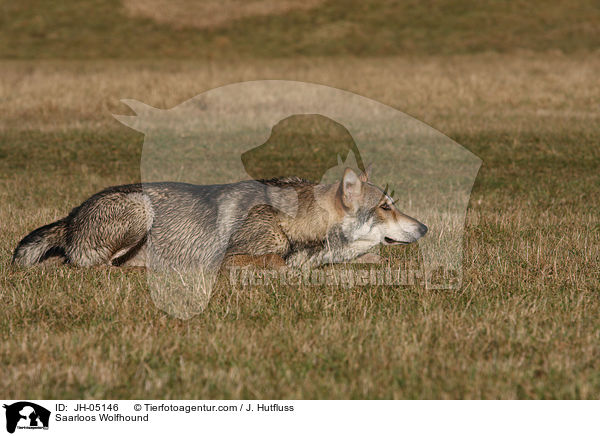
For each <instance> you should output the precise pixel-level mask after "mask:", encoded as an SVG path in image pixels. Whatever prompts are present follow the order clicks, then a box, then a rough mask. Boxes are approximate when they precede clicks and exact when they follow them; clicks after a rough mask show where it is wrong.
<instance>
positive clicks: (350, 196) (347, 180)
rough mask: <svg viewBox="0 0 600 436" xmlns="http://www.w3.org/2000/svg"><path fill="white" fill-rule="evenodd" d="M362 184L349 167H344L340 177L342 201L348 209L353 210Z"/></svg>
mask: <svg viewBox="0 0 600 436" xmlns="http://www.w3.org/2000/svg"><path fill="white" fill-rule="evenodd" d="M362 184H363V182H361V180H360V179H359V177H358V176H357V175H356V173H355V172H354V171H352V170H351V169H350V168H346V171H344V177H342V184H341V188H342V203H343V204H344V206H346V207H347V208H349V209H352V210H354V209H355V208H356V207H355V206H356V204H357V202H358V199H359V197H360V195H361V193H362Z"/></svg>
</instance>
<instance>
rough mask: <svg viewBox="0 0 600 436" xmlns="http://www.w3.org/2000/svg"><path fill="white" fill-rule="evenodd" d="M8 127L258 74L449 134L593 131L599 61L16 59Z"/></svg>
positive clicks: (53, 124) (5, 78) (46, 125)
mask: <svg viewBox="0 0 600 436" xmlns="http://www.w3.org/2000/svg"><path fill="white" fill-rule="evenodd" d="M3 64H4V66H5V68H4V70H3V71H2V73H1V74H2V82H0V100H1V101H2V102H3V117H2V119H1V120H0V128H4V129H7V128H9V129H11V130H13V129H30V128H34V129H42V130H44V131H47V130H64V129H71V128H96V127H114V126H116V125H117V122H116V121H115V120H114V119H113V118H112V117H111V116H110V114H111V113H127V108H126V107H125V106H124V105H122V104H121V103H120V102H119V100H120V99H123V98H132V99H137V100H140V101H142V102H144V103H147V104H149V105H151V106H154V107H158V108H169V107H173V106H175V105H177V104H179V103H181V102H182V101H185V100H187V99H189V98H192V97H194V96H196V95H198V94H200V93H202V92H204V91H206V90H209V89H212V88H216V87H218V86H223V85H226V84H229V83H234V82H240V81H245V80H257V79H269V78H277V79H287V80H300V81H306V82H313V83H322V84H327V85H330V86H334V87H337V88H341V89H346V90H349V91H352V92H355V93H357V94H360V95H364V96H366V97H369V98H372V99H375V100H378V101H381V102H383V103H385V104H387V105H390V106H392V107H395V108H397V109H398V110H401V111H403V112H406V113H408V114H410V115H412V116H414V117H416V118H418V119H420V120H422V121H425V122H427V123H428V124H431V125H433V126H434V127H436V128H437V129H438V130H441V131H444V132H453V131H456V132H459V131H460V132H463V133H475V132H478V131H489V130H499V129H500V130H501V129H504V128H505V127H507V126H511V127H512V128H514V129H517V130H521V129H523V128H532V127H535V128H536V129H542V130H546V129H554V128H556V127H557V125H556V123H559V124H561V125H562V126H563V127H565V128H569V126H572V125H573V123H576V124H577V125H582V126H588V127H587V128H591V127H592V124H593V123H595V122H596V121H597V120H598V118H599V117H600V107H599V106H598V104H597V102H598V101H599V100H600V83H599V82H598V80H596V76H597V74H596V72H597V71H598V70H599V69H600V58H599V57H597V56H596V57H593V56H569V57H567V56H563V55H558V54H556V55H540V54H533V53H522V54H521V55H518V56H516V55H491V54H490V55H485V54H484V55H469V56H445V57H424V58H400V57H398V58H373V59H366V60H360V59H354V58H327V59H326V58H321V59H313V58H306V59H297V60H294V61H284V60H270V61H264V60H260V61H254V62H249V61H227V62H225V61H213V62H181V61H164V62H150V61H148V62H145V61H132V62H117V61H96V62H87V63H81V62H66V61H65V62H60V61H47V62H37V63H35V64H34V63H29V62H17V61H14V62H9V61H5V62H4V63H3Z"/></svg>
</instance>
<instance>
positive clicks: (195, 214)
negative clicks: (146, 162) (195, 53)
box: [12, 168, 427, 270]
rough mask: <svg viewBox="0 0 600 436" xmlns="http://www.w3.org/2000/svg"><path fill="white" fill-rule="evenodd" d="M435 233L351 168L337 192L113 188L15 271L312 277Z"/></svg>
mask: <svg viewBox="0 0 600 436" xmlns="http://www.w3.org/2000/svg"><path fill="white" fill-rule="evenodd" d="M426 233H427V227H426V226H425V225H424V224H422V223H420V222H419V221H417V220H416V219H414V218H411V217H409V216H407V215H405V214H403V213H402V212H400V211H399V210H398V208H397V207H396V206H395V204H394V201H393V199H392V198H391V197H390V196H389V195H388V193H387V192H385V191H384V190H383V189H381V188H380V187H378V186H376V185H374V184H372V183H371V182H369V180H368V176H367V174H366V173H361V174H360V175H357V174H356V173H355V172H354V171H353V170H352V169H350V168H346V170H345V171H344V174H343V176H342V177H341V179H340V180H338V181H337V182H335V183H332V184H317V183H315V182H311V181H308V180H304V179H300V178H297V177H287V178H276V179H270V180H258V181H257V180H249V181H242V182H237V183H232V184H223V185H191V184H185V183H175V182H155V183H144V184H132V185H123V186H116V187H112V188H108V189H105V190H104V191H101V192H99V193H97V194H95V195H93V196H92V197H90V198H89V199H88V200H86V201H84V202H83V203H82V204H81V205H80V206H78V207H76V208H75V209H73V210H72V211H71V213H70V214H69V215H68V216H67V217H65V218H62V219H60V220H58V221H56V222H53V223H51V224H48V225H46V226H43V227H40V228H38V229H36V230H34V231H33V232H31V233H30V234H29V235H27V236H26V237H25V238H23V240H21V242H20V243H19V244H18V246H17V248H16V249H15V251H14V255H13V258H12V263H13V264H14V265H18V266H31V265H35V264H38V263H41V262H44V261H46V260H48V259H50V258H54V257H58V258H60V259H61V260H62V261H64V262H65V263H69V264H72V265H75V266H81V267H91V266H96V265H113V266H141V267H146V268H150V269H158V270H160V269H165V268H192V269H193V268H205V269H209V270H216V269H219V268H220V267H221V266H222V265H223V264H231V263H236V259H248V258H252V259H256V258H257V257H258V258H260V257H261V256H267V258H269V259H271V260H273V259H278V261H277V262H281V264H282V265H287V266H289V267H294V268H305V267H317V266H320V265H323V264H329V263H339V262H347V261H351V260H353V259H356V258H358V257H359V256H361V255H364V254H365V253H367V252H368V251H369V250H370V249H371V248H373V247H374V246H376V245H379V244H384V245H404V244H410V243H413V242H415V241H417V240H418V239H420V238H421V237H423V236H424V235H425V234H426ZM238 264H239V263H238Z"/></svg>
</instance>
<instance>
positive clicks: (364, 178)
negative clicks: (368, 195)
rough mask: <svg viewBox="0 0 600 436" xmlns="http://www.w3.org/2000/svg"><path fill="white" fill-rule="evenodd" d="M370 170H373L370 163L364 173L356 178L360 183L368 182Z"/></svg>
mask: <svg viewBox="0 0 600 436" xmlns="http://www.w3.org/2000/svg"><path fill="white" fill-rule="evenodd" d="M372 169H373V164H372V163H370V164H369V165H367V167H366V168H365V171H364V172H363V173H360V176H358V178H359V179H360V181H361V182H363V183H366V182H367V181H368V180H369V178H370V177H371V170H372Z"/></svg>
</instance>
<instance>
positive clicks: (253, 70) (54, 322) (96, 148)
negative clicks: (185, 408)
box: [0, 2, 600, 399]
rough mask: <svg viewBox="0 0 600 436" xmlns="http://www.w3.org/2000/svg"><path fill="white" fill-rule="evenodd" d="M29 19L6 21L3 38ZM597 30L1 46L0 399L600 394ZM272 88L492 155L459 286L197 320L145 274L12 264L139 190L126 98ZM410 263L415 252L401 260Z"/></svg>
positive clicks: (233, 309)
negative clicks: (486, 37) (516, 44)
mask: <svg viewBox="0 0 600 436" xmlns="http://www.w3.org/2000/svg"><path fill="white" fill-rule="evenodd" d="M441 3H443V2H441ZM558 3H559V2H557V4H558ZM15 4H16V3H15ZM315 4H316V2H315ZM327 4H329V3H327ZM15 7H16V6H7V8H15ZM319 7H325V6H318V5H316V6H315V7H314V8H312V9H311V8H309V9H307V10H301V11H297V10H293V11H291V12H287V13H288V15H289V14H291V15H289V16H292V18H293V17H296V18H297V17H298V15H294V14H300V16H305V15H304V14H315V13H316V12H315V11H318V10H319ZM327 7H329V6H327ZM549 10H553V9H552V8H549ZM574 10H575V11H578V10H579V9H574ZM63 12H64V11H63ZM11 13H12V14H13V15H11V16H16V15H15V13H14V11H13V12H11ZM571 13H575V12H571ZM26 14H27V13H25V12H23V13H22V14H21V15H26ZM584 15H586V16H587V17H588V19H589V20H593V19H594V17H595V16H594V15H593V14H592V13H591V12H589V13H586V14H584ZM48 16H50V17H52V15H51V14H48ZM65 16H66V17H69V15H68V14H66V15H65ZM124 16H125V15H123V17H124ZM123 17H121V18H119V19H120V20H123V22H126V21H125V20H126V18H123ZM247 19H248V20H267V18H265V17H251V18H247ZM294 19H295V18H294ZM23 20H24V21H23V22H24V23H25V24H22V26H29V27H26V28H27V29H29V30H31V29H34V30H35V25H36V24H35V23H36V22H35V20H34V21H33V22H30V21H27V20H26V19H25V18H24V19H23ZM40 20H42V22H43V18H40ZM146 20H149V19H148V18H146ZM282 20H283V19H282ZM325 21H327V20H325ZM269 22H270V23H273V22H271V21H269ZM565 22H568V20H565ZM18 23H19V21H18V20H16V21H15V22H13V23H12V27H9V28H7V27H5V28H4V30H3V31H2V32H5V33H4V36H5V38H4V41H10V37H11V36H10V35H9V33H10V32H17V30H15V29H14V27H15V26H17V24H18ZM32 23H33V24H32ZM144 23H146V24H144V25H146V26H159V25H158V24H150V22H144ZM242 24H243V25H244V26H250V24H248V23H247V22H243V23H242ZM305 24H306V23H305V22H304V21H302V20H301V23H300V25H305ZM163 25H165V24H161V25H160V26H163ZM39 26H42V27H43V25H42V24H39ZM39 26H38V27H39ZM240 26H241V24H240ZM100 27H101V26H100ZM467 27H468V26H467ZM22 28H23V27H21V29H22ZM10 29H12V30H10ZM228 29H230V30H228V31H227V32H233V31H232V30H231V28H228ZM584 30H585V26H584ZM184 31H189V30H185V29H184V30H177V32H184ZM31 32H33V30H31ZM174 32H175V31H174ZM205 32H209V30H205ZM210 32H217V33H218V32H224V33H227V32H226V31H225V30H219V29H217V30H210ZM565 32H566V30H565ZM587 32H588V33H586V35H588V37H589V38H588V39H585V40H584V41H583V42H581V39H580V40H579V42H578V43H577V44H579V45H580V46H576V47H574V46H573V44H571V45H568V44H567V43H566V42H565V43H564V45H565V47H560V44H558V43H556V44H553V43H552V41H550V42H547V41H546V42H545V43H546V45H547V46H549V47H550V49H548V50H541V49H539V47H537V46H531V47H525V48H526V49H527V50H513V51H510V52H506V51H505V50H503V49H502V47H495V46H494V48H495V49H494V50H491V51H490V50H479V51H477V50H475V49H473V50H465V49H464V47H463V46H464V44H462V45H461V44H458V43H457V44H456V45H454V46H451V47H454V49H453V50H442V51H439V52H434V53H431V52H430V51H431V50H429V51H428V50H426V49H422V50H421V49H417V50H416V51H412V52H409V53H407V54H402V53H395V52H391V53H385V54H384V55H382V54H380V53H374V54H376V55H378V56H377V57H372V56H371V57H365V56H364V55H363V54H361V53H342V54H341V55H336V56H325V55H329V54H330V53H325V52H323V50H325V49H324V48H322V47H323V46H319V47H321V48H322V51H321V52H317V53H309V56H305V57H297V56H294V57H288V56H284V57H278V58H268V57H266V56H258V57H253V55H252V53H249V52H248V53H249V54H248V53H246V55H247V57H244V56H240V57H236V58H235V59H234V58H223V59H208V58H203V59H187V60H186V59H185V56H184V55H185V52H181V53H183V55H182V56H181V57H180V58H179V59H177V60H174V59H171V58H170V59H166V58H164V57H163V58H157V59H146V60H143V59H139V60H125V59H120V60H115V59H106V57H110V56H109V55H110V53H109V52H107V51H106V50H107V49H106V47H101V46H100V44H98V45H97V49H98V51H99V52H101V54H102V55H103V56H97V57H96V58H95V59H87V60H85V61H83V60H78V59H77V58H78V57H81V53H83V51H79V46H78V45H77V44H76V43H74V47H73V48H72V50H71V51H67V52H66V56H65V57H70V58H71V59H70V60H56V59H54V60H53V59H51V58H52V56H45V55H44V54H43V53H42V54H40V55H39V56H38V57H44V58H49V59H47V60H44V61H40V60H35V59H31V58H32V57H34V55H33V54H31V53H39V52H40V51H39V47H38V46H39V45H43V47H46V48H47V49H48V50H49V52H51V53H54V56H55V57H56V53H55V52H52V50H59V49H60V47H61V45H60V41H61V39H60V38H61V36H60V34H59V35H58V36H57V37H56V38H55V39H52V38H38V39H39V41H38V40H36V39H35V35H34V36H31V34H33V33H31V34H29V33H28V34H29V35H30V36H29V37H28V38H29V39H27V38H26V40H24V42H23V43H22V44H23V49H22V50H21V51H20V52H19V53H20V54H21V55H19V56H17V55H16V53H17V51H16V50H15V49H14V46H12V45H10V44H6V46H3V47H2V50H1V52H2V54H3V57H4V58H5V59H6V60H3V61H1V62H2V68H1V69H0V78H1V81H0V101H2V107H3V112H2V117H1V119H0V174H1V178H0V186H1V188H0V204H1V205H2V207H1V208H0V223H1V224H0V225H1V228H2V232H1V236H0V298H1V301H2V310H1V312H0V335H1V338H2V340H1V342H0V344H1V345H0V367H1V368H2V369H1V370H0V373H1V374H2V377H0V396H2V397H5V398H141V397H144V398H332V399H334V398H338V399H341V398H397V399H400V398H403V399H412V398H564V399H570V398H598V396H599V395H600V363H599V362H600V347H598V344H599V343H600V321H599V317H598V311H599V309H600V299H599V291H600V286H599V285H598V283H599V282H600V280H599V279H600V277H599V268H598V265H599V264H600V258H599V257H600V250H599V247H600V224H599V221H598V215H599V214H598V212H599V210H598V201H597V198H598V196H599V193H600V172H599V171H598V168H599V167H600V150H599V148H598V143H599V142H600V127H599V126H600V124H599V122H598V121H599V118H600V106H599V105H598V101H600V82H598V80H597V71H599V70H600V57H599V56H598V54H597V53H598V52H597V51H594V50H595V49H596V48H597V44H596V43H597V39H594V38H595V33H594V30H593V29H592V28H590V29H589V30H588V31H587ZM548 34H550V35H552V33H551V32H549V33H548ZM559 34H560V35H563V34H562V33H560V32H559ZM199 35H204V34H202V33H199ZM211 35H213V34H212V33H211ZM84 36H85V35H84ZM228 37H231V35H229V36H228ZM198 38H200V36H198ZM537 38H538V39H537V40H536V39H535V38H533V39H532V40H531V41H538V40H539V39H540V38H541V37H540V36H538V37H537ZM546 38H550V36H547V35H546ZM561 38H562V39H561ZM565 38H566V37H557V41H563V39H564V40H565V41H566V40H567V39H565ZM31 41H33V42H31ZM36 41H37V42H36ZM57 41H58V42H57ZM531 41H530V42H531ZM569 41H571V40H569ZM36 44H37V46H36ZM44 44H45V45H44ZM199 44H200V43H199ZM447 44H450V42H447ZM489 44H492V43H488V45H489ZM531 44H533V43H532V42H531ZM539 44H541V42H540V43H539ZM574 44H575V43H574ZM577 44H575V45H577ZM594 44H596V45H594ZM567 45H568V47H567ZM492 46H493V44H492ZM35 47H38V51H37V52H36V51H35V50H36V48H35ZM171 47H172V49H173V50H175V51H176V50H178V48H177V47H176V46H173V45H172V46H171ZM202 47H203V50H204V49H206V47H205V46H202ZM444 47H445V46H444ZM590 47H592V48H591V49H590ZM242 49H243V47H242V48H239V50H242ZM102 50H104V51H102ZM164 50H166V48H165V47H164V46H161V48H160V51H161V52H163V51H164ZM257 50H258V49H257ZM278 50H284V48H282V47H279V48H278ZM581 50H583V51H581ZM448 51H450V52H451V53H447V52H448ZM367 52H368V51H367ZM421 52H423V53H421ZM27 53H29V55H26V54H27ZM124 53H125V54H124V55H123V56H121V58H126V57H127V53H128V52H127V50H125V52H124ZM88 54H89V53H88ZM146 54H148V53H146ZM84 57H85V56H84ZM117 57H118V56H117ZM9 58H11V59H12V60H8V59H9ZM16 58H19V59H16ZM264 78H281V79H293V80H303V81H310V82H316V83H324V84H327V85H330V86H335V87H338V88H342V89H346V90H350V91H353V92H356V93H358V94H361V95H364V96H367V97H370V98H373V99H376V100H379V101H381V102H383V103H386V104H388V105H390V106H393V107H395V108H397V109H398V110H401V111H404V112H406V113H408V114H410V115H412V116H414V117H416V118H418V119H420V120H422V121H424V122H426V123H428V124H429V125H431V126H432V127H434V128H436V129H437V130H440V131H442V132H443V133H445V134H447V135H448V136H450V137H451V138H452V139H454V140H455V141H457V142H459V143H460V144H462V145H464V146H465V147H467V148H468V149H469V150H471V151H473V152H474V153H475V154H477V155H478V156H479V157H481V159H482V160H483V162H484V163H483V166H482V168H481V170H480V172H479V175H478V178H477V181H476V184H475V187H474V189H473V193H472V196H471V201H470V206H469V210H468V215H467V222H466V230H467V237H466V240H465V242H464V248H465V259H464V274H465V275H464V286H463V287H462V288H461V289H460V290H458V291H432V290H426V289H423V288H422V287H419V286H416V287H406V288H398V287H371V288H369V287H356V288H350V289H343V288H340V289H338V288H330V287H329V288H328V287H320V288H315V287H306V288H305V287H295V288H287V287H281V286H272V287H255V288H252V289H246V290H233V289H231V288H230V287H227V286H222V287H220V288H219V289H218V291H217V292H216V294H215V296H214V297H213V299H212V300H211V302H210V305H209V306H208V308H207V309H206V310H205V311H204V312H203V313H202V314H201V315H198V316H196V317H194V318H193V319H191V320H187V321H182V320H178V319H174V318H172V317H170V316H168V315H167V314H165V313H163V312H162V311H160V310H159V309H157V308H156V307H155V306H154V304H153V302H152V299H151V298H150V295H149V292H148V289H147V286H146V283H145V280H144V274H143V273H142V272H140V271H130V270H120V269H112V268H95V269H87V270H86V269H77V268H69V267H58V268H57V267H55V266H49V267H45V268H34V269H29V270H19V269H15V268H12V267H11V266H10V257H11V253H12V250H13V249H14V247H15V246H16V244H17V242H18V241H19V239H20V238H22V237H23V236H24V235H25V234H26V233H27V232H28V231H30V230H32V229H33V228H35V227H37V226H40V225H43V224H46V223H48V222H50V221H52V220H54V219H57V218H59V217H62V216H64V215H65V214H66V213H68V211H69V210H70V208H71V207H73V206H75V205H77V204H79V203H80V202H81V201H83V200H84V199H85V198H87V197H88V196H90V195H91V194H93V193H94V192H96V191H98V190H99V189H101V188H104V187H106V186H109V185H115V184H120V183H130V182H133V181H137V180H139V177H140V174H139V159H140V152H141V147H142V143H143V136H142V135H141V134H138V133H136V132H134V131H132V130H130V129H128V128H126V127H124V126H123V125H121V124H119V123H118V122H117V121H116V120H115V119H114V118H112V116H111V114H112V113H128V112H127V111H128V110H127V108H125V107H124V106H122V105H121V104H120V103H119V99H121V98H135V99H138V100H140V101H143V102H145V103H148V104H151V105H153V106H156V107H161V108H167V107H172V106H174V105H176V104H178V103H180V102H182V101H184V100H186V99H188V98H191V97H193V96H195V95H197V94H199V93H200V92H202V91H205V90H208V89H211V88H214V87H216V86H219V85H223V84H227V83H232V82H237V81H241V80H250V79H264ZM395 250H408V254H410V253H411V250H416V247H408V248H395V249H394V250H389V251H386V252H385V253H384V254H387V255H389V256H395V255H398V252H397V251H395Z"/></svg>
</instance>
